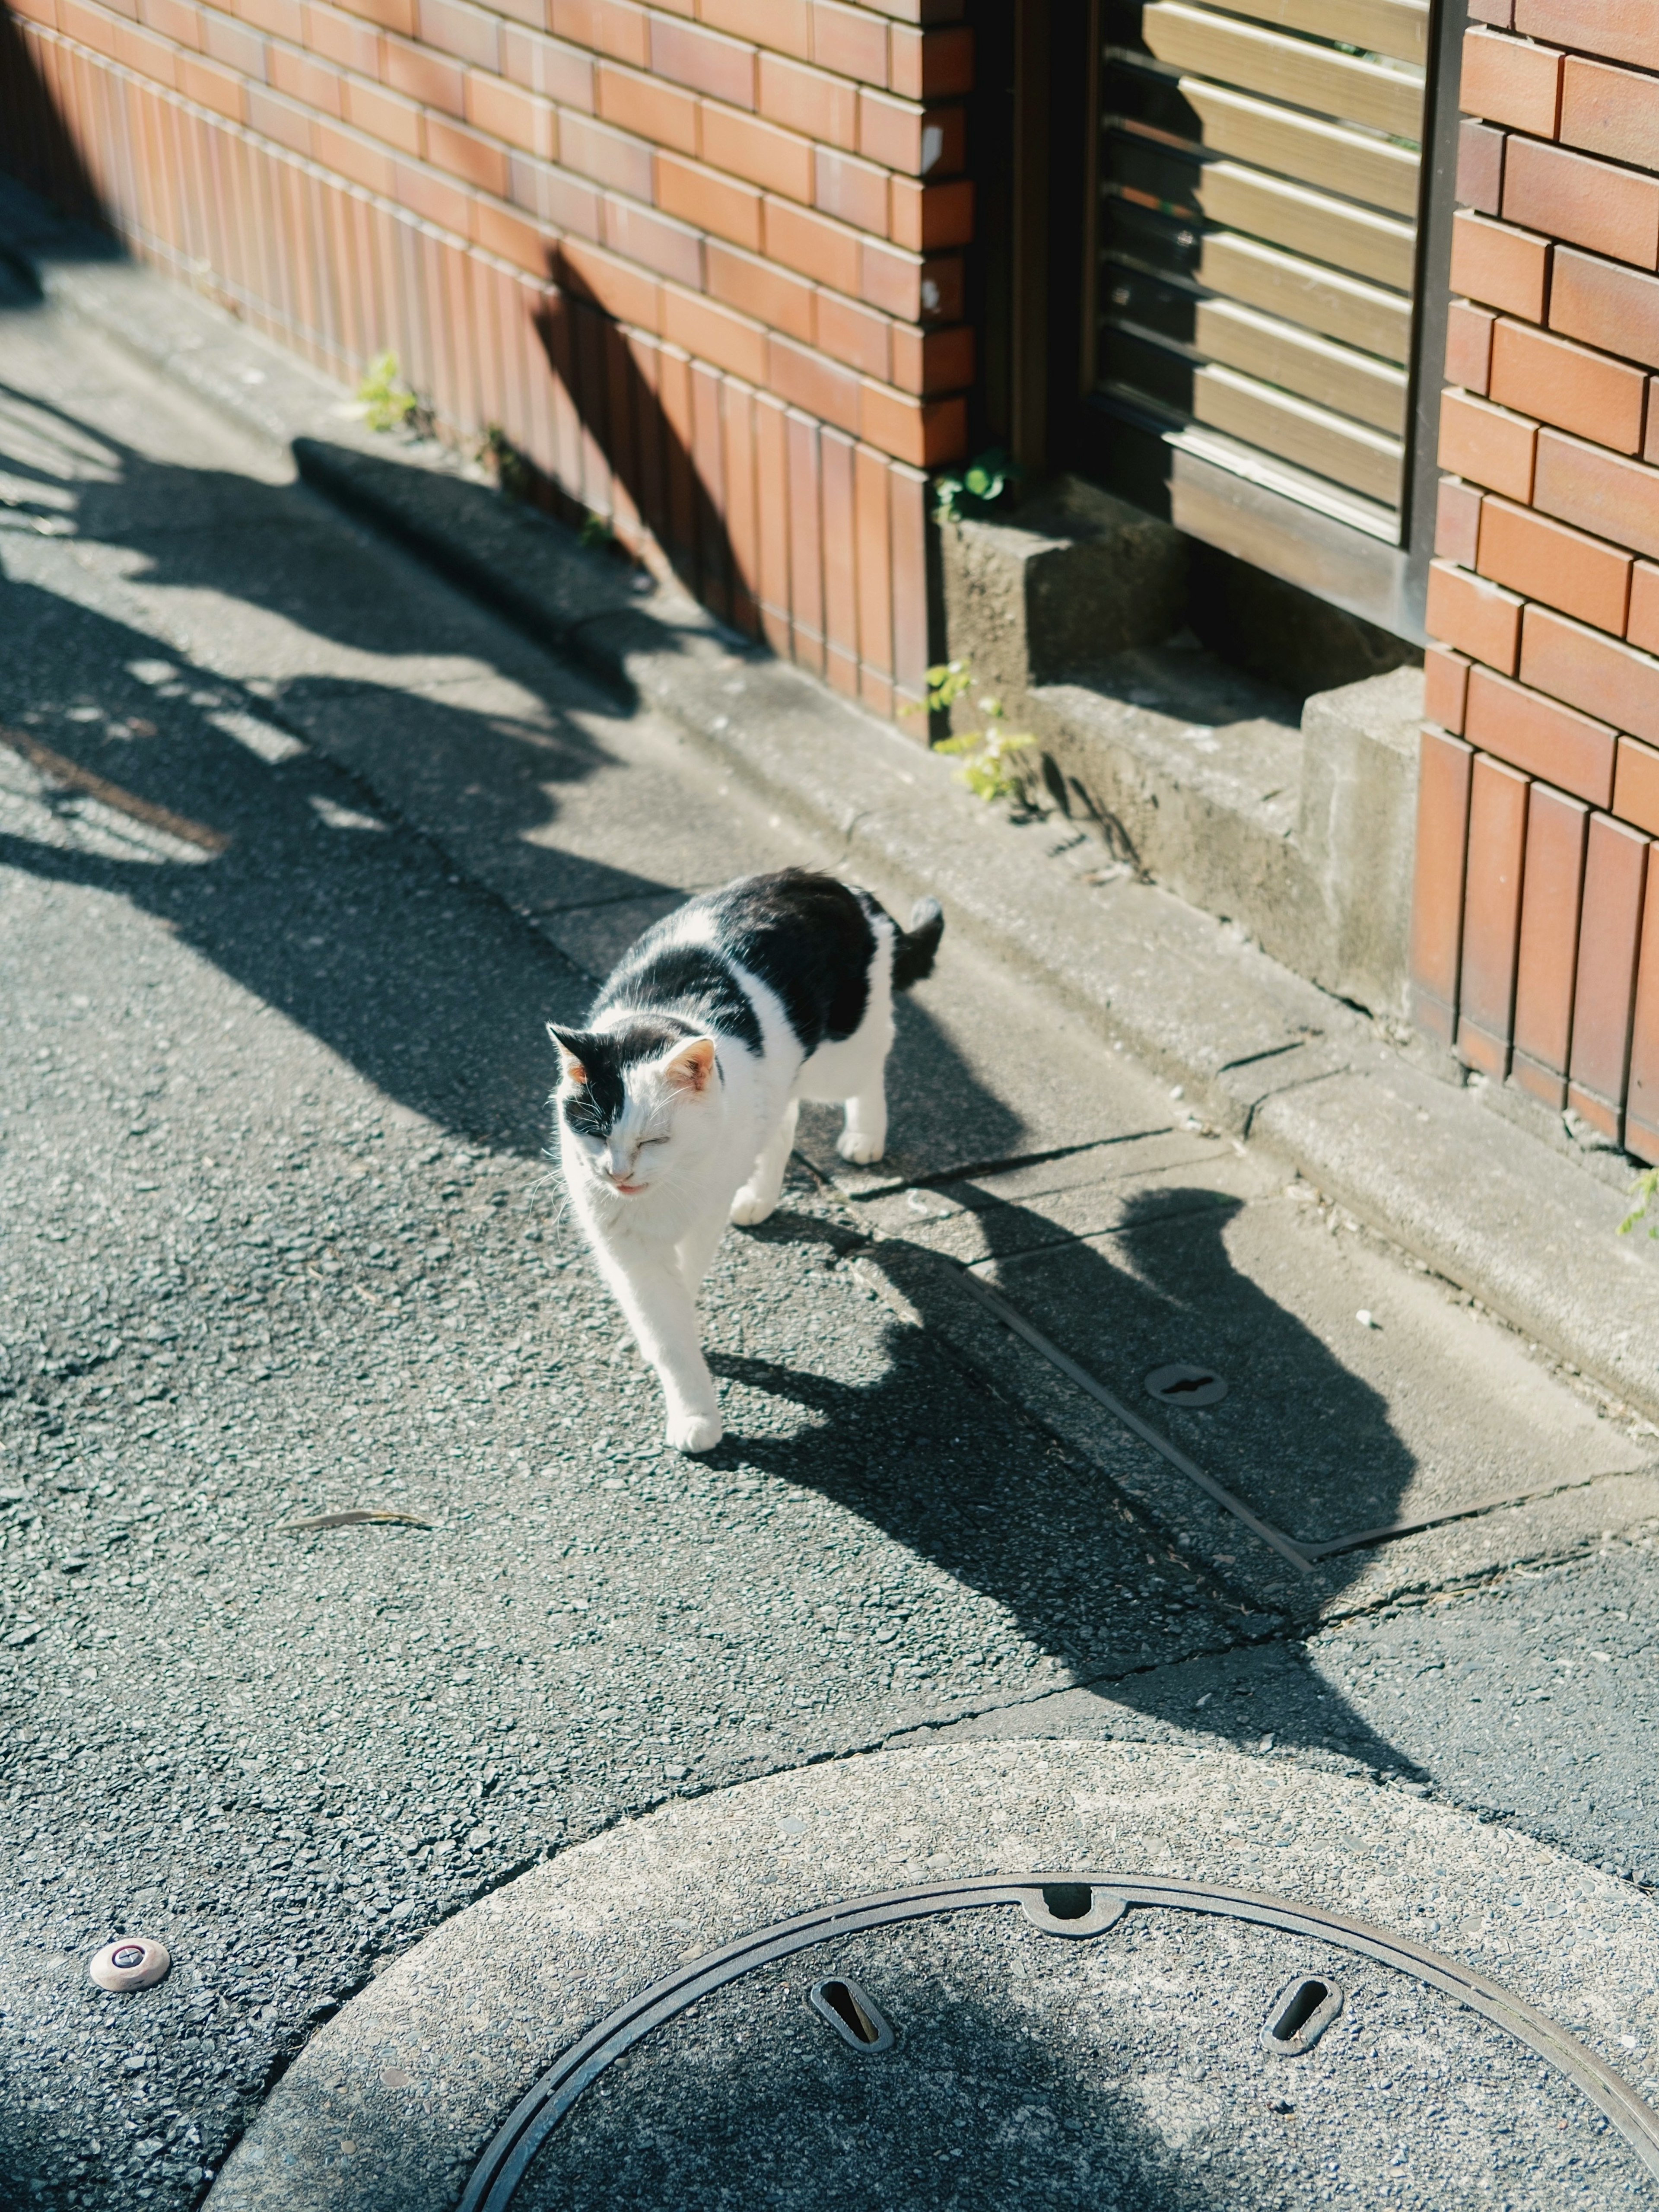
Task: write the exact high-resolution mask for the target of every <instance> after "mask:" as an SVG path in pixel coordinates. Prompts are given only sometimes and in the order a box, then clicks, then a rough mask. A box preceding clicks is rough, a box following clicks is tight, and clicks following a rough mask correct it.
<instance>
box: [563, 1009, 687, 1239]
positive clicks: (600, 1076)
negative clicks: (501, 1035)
mask: <svg viewBox="0 0 1659 2212" xmlns="http://www.w3.org/2000/svg"><path fill="white" fill-rule="evenodd" d="M547 1033H548V1035H549V1036H550V1037H551V1038H552V1040H553V1042H554V1044H555V1045H556V1048H557V1049H558V1054H559V1060H560V1064H561V1067H562V1080H561V1082H560V1084H559V1087H558V1090H557V1091H556V1092H555V1093H554V1097H553V1103H554V1106H555V1108H556V1110H557V1112H558V1115H559V1118H560V1120H561V1121H562V1122H563V1124H564V1127H565V1130H566V1131H567V1132H568V1134H569V1136H570V1137H571V1138H573V1139H574V1146H567V1147H566V1150H567V1153H568V1152H570V1151H571V1150H574V1152H575V1154H576V1156H577V1158H578V1159H579V1161H580V1163H581V1164H582V1165H583V1166H584V1167H585V1168H586V1170H587V1171H588V1173H589V1174H590V1175H591V1176H592V1178H593V1181H594V1182H596V1183H597V1184H598V1185H599V1188H601V1189H602V1190H605V1191H606V1192H609V1193H610V1194H612V1195H614V1196H617V1197H619V1198H622V1199H623V1200H637V1199H639V1198H641V1197H642V1196H643V1195H644V1194H645V1193H646V1192H647V1190H650V1189H653V1188H658V1187H659V1186H660V1185H662V1184H664V1183H667V1182H673V1181H675V1180H676V1179H677V1178H678V1176H679V1175H680V1174H682V1173H684V1171H685V1170H689V1169H690V1168H691V1167H692V1166H694V1165H695V1164H696V1162H697V1161H698V1160H699V1159H700V1158H702V1153H703V1152H704V1150H705V1149H706V1146H707V1144H708V1138H709V1135H710V1133H711V1117H710V1115H709V1111H708V1109H709V1107H710V1105H711V1103H713V1101H714V1097H716V1096H717V1094H718V1092H719V1090H720V1064H719V1061H718V1060H717V1059H716V1057H715V1048H714V1038H713V1037H711V1036H699V1035H698V1033H697V1032H696V1030H691V1029H689V1028H688V1027H687V1026H686V1024H684V1023H682V1022H676V1021H671V1020H668V1021H665V1020H663V1019H662V1018H659V1017H657V1016H653V1015H643V1014H642V1015H637V1016H635V1018H634V1019H633V1020H631V1021H629V1022H626V1023H623V1024H621V1025H619V1026H618V1027H617V1028H616V1029H614V1030H561V1029H556V1028H555V1027H554V1026H553V1024H552V1023H551V1022H550V1023H549V1024H548V1026H547Z"/></svg>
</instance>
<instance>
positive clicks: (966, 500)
mask: <svg viewBox="0 0 1659 2212" xmlns="http://www.w3.org/2000/svg"><path fill="white" fill-rule="evenodd" d="M1021 473H1022V471H1021V470H1020V468H1019V466H1018V464H1017V463H1016V462H1013V461H1011V460H1010V459H1009V458H1008V456H1007V454H1006V453H1005V452H1004V451H1003V449H1002V447H1000V446H992V447H988V448H987V450H986V451H985V452H984V453H981V454H980V455H979V456H978V457H977V458H976V459H974V460H971V461H969V464H968V465H967V467H966V468H965V469H963V471H962V473H961V475H960V476H942V477H934V478H933V520H934V521H935V522H969V521H971V520H974V519H975V517H976V516H979V515H982V514H985V513H987V512H988V511H989V510H990V509H991V508H992V507H994V506H995V505H996V503H997V501H999V500H1000V498H1001V497H1002V495H1003V494H1004V493H1005V492H1006V491H1009V490H1011V489H1012V487H1013V486H1014V485H1015V484H1017V483H1018V482H1019V479H1020V476H1021Z"/></svg>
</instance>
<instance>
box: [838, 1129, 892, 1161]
mask: <svg viewBox="0 0 1659 2212" xmlns="http://www.w3.org/2000/svg"><path fill="white" fill-rule="evenodd" d="M886 1149H887V1140H886V1139H885V1138H884V1137H872V1136H869V1135H867V1134H866V1132H865V1131H864V1130H862V1129H843V1130H842V1133H841V1134H840V1136H838V1137H837V1138H836V1151H837V1152H839V1153H840V1154H841V1156H842V1159H844V1160H851V1161H852V1162H853V1164H854V1166H855V1167H861V1168H862V1167H868V1165H869V1164H870V1163H871V1161H872V1160H878V1159H879V1158H881V1156H882V1154H883V1153H884V1152H885V1151H886Z"/></svg>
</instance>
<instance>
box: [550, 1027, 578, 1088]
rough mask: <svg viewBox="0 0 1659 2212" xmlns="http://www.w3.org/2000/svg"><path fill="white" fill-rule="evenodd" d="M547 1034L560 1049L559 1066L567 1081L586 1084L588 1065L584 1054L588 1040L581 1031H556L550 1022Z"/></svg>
mask: <svg viewBox="0 0 1659 2212" xmlns="http://www.w3.org/2000/svg"><path fill="white" fill-rule="evenodd" d="M547 1034H548V1035H549V1036H550V1037H551V1038H552V1040H553V1042H554V1044H555V1046H556V1048H557V1049H558V1054H559V1064H560V1066H562V1068H563V1070H564V1079H565V1081H566V1082H567V1083H569V1084H574V1085H581V1084H584V1083H586V1080H587V1064H586V1060H584V1058H583V1054H584V1053H585V1051H586V1048H587V1039H586V1037H585V1036H583V1035H582V1033H581V1031H580V1030H558V1029H555V1028H554V1026H553V1024H552V1023H551V1022H550V1023H549V1024H548V1025H547Z"/></svg>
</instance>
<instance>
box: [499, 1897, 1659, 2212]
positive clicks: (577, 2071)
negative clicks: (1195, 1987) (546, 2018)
mask: <svg viewBox="0 0 1659 2212" xmlns="http://www.w3.org/2000/svg"><path fill="white" fill-rule="evenodd" d="M1072 1887H1076V1888H1085V1887H1086V1888H1087V1889H1089V1890H1090V1891H1091V1893H1094V1905H1095V1908H1096V1909H1097V1910H1100V1911H1109V1909H1110V1907H1111V1905H1113V1904H1114V1903H1115V1904H1116V1905H1118V1907H1119V1908H1120V1910H1123V1909H1127V1908H1129V1907H1131V1906H1139V1907H1140V1908H1142V1909H1143V1910H1148V1909H1150V1910H1153V1911H1159V1910H1161V1911H1173V1912H1199V1913H1212V1914H1215V1915H1217V1916H1218V1917H1222V1918H1225V1919H1232V1920H1245V1921H1250V1922H1253V1923H1255V1924H1256V1925H1258V1926H1260V1927H1264V1928H1276V1929H1279V1930H1281V1931H1282V1932H1283V1933H1285V1934H1286V1935H1291V1936H1309V1937H1310V1938H1312V1939H1314V1940H1315V1941H1316V1942H1326V1943H1330V1944H1334V1945H1335V1946H1336V1947H1337V1948H1339V1949H1340V1950H1346V1951H1352V1952H1356V1953H1358V1954H1359V1955H1360V1956H1361V1957H1364V1958H1367V1959H1370V1960H1374V1961H1375V1962H1376V1964H1377V1965H1378V1966H1388V1967H1391V1968H1392V1969H1393V1970H1394V1971H1395V1972H1396V1973H1403V1974H1408V1975H1410V1976H1411V1977H1412V1978H1413V1979H1415V1980H1417V1981H1420V1982H1426V1983H1427V1984H1429V1986H1430V1987H1431V1989H1437V1990H1441V1991H1442V1992H1443V1994H1444V1995H1445V1996H1449V1997H1452V1998H1455V2000H1456V2002H1458V2003H1460V2004H1463V2005H1467V2006H1468V2008H1469V2009H1470V2010H1471V2011H1472V2012H1477V2013H1480V2015H1482V2016H1483V2017H1484V2018H1486V2019H1487V2020H1490V2021H1493V2022H1495V2024H1496V2025H1497V2026H1498V2027H1502V2028H1504V2029H1506V2030H1507V2031H1508V2032H1509V2033H1510V2034H1511V2035H1512V2036H1514V2037H1515V2038H1516V2039H1517V2041H1519V2042H1522V2043H1524V2044H1525V2045H1527V2046H1528V2049H1529V2050H1532V2051H1536V2052H1537V2053H1538V2055H1539V2057H1541V2058H1544V2059H1547V2061H1548V2062H1549V2063H1550V2064H1551V2065H1553V2066H1554V2067H1557V2068H1558V2069H1559V2070H1560V2071H1561V2072H1562V2073H1563V2074H1565V2075H1566V2076H1567V2078H1568V2079H1569V2080H1570V2081H1572V2082H1573V2083H1574V2084H1575V2085H1576V2087H1578V2088H1579V2089H1581V2090H1582V2091H1583V2093H1584V2095H1585V2096H1587V2097H1588V2098H1589V2100H1590V2102H1591V2103H1592V2104H1593V2105H1594V2106H1595V2107H1596V2109H1597V2111H1598V2112H1603V2113H1605V2114H1606V2116H1607V2118H1608V2119H1609V2120H1610V2121H1611V2122H1612V2123H1613V2126H1614V2127H1616V2128H1617V2129H1618V2130H1619V2132H1620V2135H1622V2136H1624V2138H1625V2140H1626V2142H1628V2143H1629V2144H1630V2146H1631V2148H1632V2149H1633V2150H1634V2151H1635V2153H1636V2154H1637V2156H1638V2158H1639V2159H1640V2160H1641V2161H1642V2163H1643V2165H1644V2166H1645V2167H1646V2169H1647V2171H1648V2172H1649V2173H1650V2174H1651V2175H1652V2176H1653V2177H1654V2179H1656V2180H1659V2112H1655V2111H1654V2110H1653V2108H1652V2106H1650V2105H1648V2104H1646V2103H1645V2102H1644V2100H1643V2099H1642V2098H1640V2097H1638V2095H1637V2093H1636V2092H1635V2090H1633V2089H1632V2087H1631V2086H1630V2084H1629V2083H1628V2082H1627V2081H1625V2080H1624V2078H1623V2077H1622V2076H1621V2075H1618V2074H1616V2073H1615V2072H1614V2071H1613V2069H1612V2067H1610V2066H1608V2065H1607V2064H1606V2063H1604V2062H1603V2061H1602V2060H1601V2059H1600V2058H1598V2057H1596V2055H1595V2052H1594V2051H1591V2050H1589V2048H1588V2047H1587V2046H1586V2045H1584V2044H1582V2043H1581V2042H1580V2041H1579V2040H1578V2039H1577V2036H1575V2035H1574V2034H1572V2033H1571V2031H1570V2030H1568V2029H1566V2028H1565V2027H1560V2026H1559V2024H1558V2023H1557V2022H1556V2021H1553V2020H1551V2019H1550V2018H1549V2016H1548V2015H1547V2014H1545V2013H1541V2012H1540V2011H1538V2010H1537V2008H1535V2007H1534V2006H1533V2005H1529V2004H1528V2003H1527V2002H1526V2000H1525V1999H1524V1998H1522V1997H1518V1996H1515V1995H1514V1994H1513V1993H1512V1992H1511V1991H1510V1990H1506V1989H1504V1988H1503V1987H1502V1986H1501V1984H1498V1983H1497V1982H1493V1981H1489V1980H1488V1979H1487V1978H1486V1976H1485V1975H1484V1974H1481V1973H1478V1972H1475V1970H1474V1968H1473V1967H1472V1966H1464V1965H1462V1963H1461V1962H1460V1961H1459V1960H1455V1959H1449V1958H1447V1957H1446V1956H1445V1955H1444V1954H1443V1953H1441V1952H1438V1951H1431V1950H1429V1949H1428V1948H1426V1946H1425V1945H1423V1944H1420V1943H1413V1942H1411V1941H1410V1939H1409V1938H1408V1937H1407V1936H1396V1935H1395V1934H1394V1933H1393V1931H1392V1930H1391V1929H1386V1928H1376V1927H1373V1926H1372V1925H1371V1923H1370V1922H1369V1921H1364V1920H1349V1919H1347V1918H1346V1917H1343V1916H1342V1915H1340V1914H1339V1913H1334V1912H1327V1911H1323V1910H1322V1909H1321V1907H1319V1906H1318V1905H1299V1904H1292V1903H1291V1902H1290V1901H1289V1900H1288V1899H1285V1898H1279V1897H1267V1896H1263V1895H1262V1894H1261V1893H1259V1892H1258V1891H1255V1890H1249V1889H1214V1888H1211V1887H1208V1886H1207V1885H1206V1884H1204V1883H1202V1882H1195V1881H1177V1880H1176V1879H1175V1878H1174V1877H1173V1876H1167V1877H1166V1876H1156V1875H1121V1874H1031V1875H1024V1876H1022V1877H1018V1878H1016V1879H1015V1880H1014V1881H1009V1880H1008V1878H1007V1877H1006V1875H979V1876H977V1877H976V1878H975V1879H974V1880H973V1881H963V1882H943V1881H941V1882H925V1883H922V1884H921V1885H919V1886H918V1887H915V1888H911V1889H898V1890H888V1891H884V1892H883V1893H880V1894H878V1895H877V1896H874V1897H868V1898H864V1899H859V1900H854V1901H851V1902H848V1903H846V1904H842V1905H823V1906H820V1907H819V1908H818V1909H817V1911H813V1912H805V1913H802V1914H801V1915H799V1917H798V1918H796V1919H793V1920H785V1921H781V1922H780V1923H777V1924H776V1925H775V1926H773V1927H771V1928H762V1929H757V1930H756V1931H755V1932H754V1933H753V1934H752V1935H749V1936H739V1937H738V1940H737V1942H734V1943H728V1944H726V1946H725V1947H724V1948H722V1949H720V1950H718V1951H710V1952H708V1954H706V1955H705V1956H704V1957H702V1958H701V1959H694V1960H690V1962H689V1963H688V1964H687V1965H685V1966H682V1967H680V1968H679V1970H678V1972H675V1973H672V1974H669V1975H667V1976H665V1978H663V1979H662V1980H661V1981H658V1982H653V1983H652V1984H651V1985H650V1986H649V1987H648V1988H647V1989H644V1990H641V1991H640V1992H639V1994H638V1995H637V1996H633V1997H630V1998H629V1999H628V2000H627V2001H626V2002H624V2003H623V2004H621V2005H619V2006H618V2007H617V2009H616V2010H615V2011H614V2012H613V2013H611V2015H609V2017H608V2018H607V2019H605V2020H602V2021H599V2024H598V2025H597V2026H596V2027H592V2028H590V2029H589V2031H588V2033H586V2035H585V2036H583V2037H582V2038H581V2039H580V2042H578V2043H575V2044H573V2045H571V2047H570V2049H569V2050H568V2051H565V2052H563V2053H562V2055H561V2057H559V2058H558V2059H557V2060H556V2062H555V2063H554V2064H553V2065H552V2066H551V2067H550V2069H548V2071H547V2072H546V2073H545V2074H544V2075H543V2076H542V2078H541V2080H540V2081H538V2082H537V2083H536V2085H535V2087H533V2088H532V2089H531V2090H530V2091H529V2092H528V2093H527V2094H526V2095H525V2096H524V2097H522V2098H521V2099H520V2101H519V2103H518V2104H517V2105H516V2106H514V2107H513V2111H512V2112H511V2113H510V2114H509V2115H508V2116H507V2120H506V2122H505V2124H503V2125H502V2126H501V2128H500V2129H499V2130H497V2132H496V2134H495V2136H494V2137H493V2139H492V2140H491V2141H490V2142H489V2144H488V2145H487V2146H486V2147H485V2149H484V2152H483V2156H482V2157H481V2158H480V2159H479V2160H478V2163H477V2166H475V2167H474V2168H473V2170H472V2176H471V2179H470V2180H469V2181H468V2183H467V2185H466V2193H465V2196H464V2197H462V2198H461V2201H460V2204H459V2207H458V2212H507V2207H508V2206H509V2205H510V2204H511V2203H512V2201H513V2197H514V2195H515V2194H516V2193H517V2191H518V2187H519V2185H520V2182H521V2181H522V2180H523V2179H524V2177H525V2174H526V2172H527V2171H528V2169H529V2166H530V2163H531V2161H532V2159H533V2158H534V2157H535V2155H536V2154H537V2152H538V2150H539V2149H540V2148H541V2147H542V2145H543V2143H544V2142H546V2140H547V2138H548V2136H550V2134H551V2133H552V2132H553V2130H554V2129H555V2128H556V2127H557V2125H558V2124H559V2122H560V2121H561V2120H562V2118H564V2116H565V2114H566V2113H567V2112H568V2111H569V2110H570V2108H571V2106H573V2105H574V2103H575V2102H576V2100H577V2099H578V2098H579V2097H580V2095H581V2093H582V2092H583V2091H584V2090H585V2089H586V2088H587V2087H589V2086H590V2084H591V2083H592V2082H593V2081H597V2080H598V2078H599V2075H601V2074H602V2073H603V2072H604V2071H605V2068H606V2067H607V2066H609V2065H611V2063H612V2062H613V2061H614V2060H616V2059H618V2058H620V2057H622V2056H623V2053H624V2052H625V2051H629V2050H630V2049H631V2048H632V2046H633V2045H635V2043H637V2042H638V2041H639V2040H640V2039H641V2037H643V2036H645V2035H647V2034H649V2033H650V2032H651V2030H652V2029H653V2028H655V2027H661V2026H662V2025H663V2024H664V2023H665V2021H670V2020H672V2019H674V2018H675V2017H676V2016H677V2015H679V2014H680V2013H683V2012H685V2011H687V2010H688V2009H689V2008H690V2007H691V2006H692V2005H694V2004H696V2002H698V2000H699V1999H700V1998H702V1997H705V1996H709V1995H711V1994H712V1992H713V1991H714V1990H719V1989H723V1988H724V1987H725V1986H726V1984H727V1983H728V1982H734V1981H736V1980H738V1978H740V1977H741V1976H742V1975H744V1974H747V1973H750V1972H752V1971H753V1970H754V1969H755V1968H756V1967H757V1966H770V1965H771V1964H773V1963H774V1962H775V1960H780V1959H787V1958H790V1957H792V1956H793V1954H795V1953H796V1952H798V1951H804V1950H805V1949H807V1948H809V1947H810V1946H811V1945H812V1944H814V1943H823V1942H828V1941H829V1939H830V1938H831V1937H833V1936H853V1935H860V1934H863V1933H865V1932H866V1931H867V1930H869V1929H873V1928H883V1927H887V1926H890V1925H891V1924H892V1923H895V1922H899V1921H905V1920H920V1919H926V1918H928V1917H932V1916H933V1915H934V1914H936V1913H943V1912H965V1911H981V1910H983V1909H984V1908H986V1907H987V1906H990V1905H1021V1906H1026V1907H1028V1908H1029V1907H1030V1906H1035V1907H1036V1909H1037V1910H1039V1911H1046V1907H1045V1906H1044V1904H1043V1897H1044V1893H1045V1892H1048V1893H1051V1894H1052V1893H1054V1891H1055V1890H1057V1889H1064V1888H1072Z"/></svg>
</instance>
